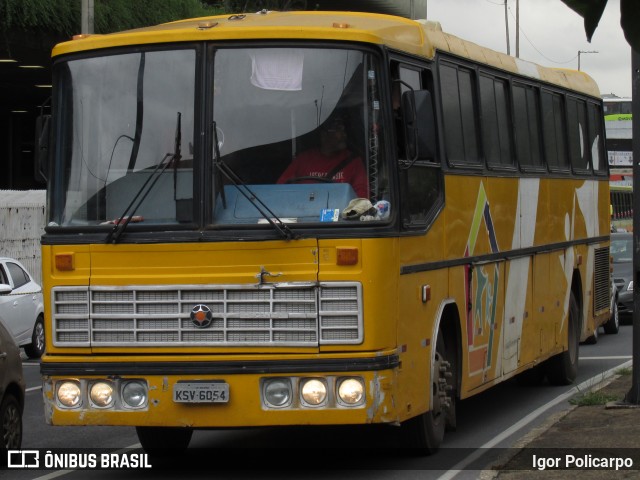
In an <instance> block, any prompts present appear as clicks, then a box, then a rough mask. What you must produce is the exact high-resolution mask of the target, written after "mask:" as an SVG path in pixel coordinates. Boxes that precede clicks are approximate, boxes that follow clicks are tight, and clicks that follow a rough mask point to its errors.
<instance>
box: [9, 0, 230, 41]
mask: <svg viewBox="0 0 640 480" xmlns="http://www.w3.org/2000/svg"><path fill="white" fill-rule="evenodd" d="M221 10H222V9H221V8H220V7H219V6H211V5H205V4H203V2H201V1H200V0H136V1H132V0H94V25H95V26H94V30H95V32H96V33H110V32H115V31H120V30H128V29H131V28H139V27H145V26H149V25H156V24H158V23H165V22H170V21H173V20H179V19H182V18H190V17H202V16H206V15H213V14H216V13H219V12H220V11H221ZM80 12H81V0H0V29H2V30H5V31H6V30H8V29H10V28H19V29H25V30H26V29H42V30H46V31H49V32H55V33H62V34H64V35H73V34H75V33H79V30H80Z"/></svg>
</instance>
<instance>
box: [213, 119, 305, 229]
mask: <svg viewBox="0 0 640 480" xmlns="http://www.w3.org/2000/svg"><path fill="white" fill-rule="evenodd" d="M212 123H213V144H214V145H213V151H214V159H213V165H214V166H215V167H216V168H217V169H218V171H219V172H220V173H221V174H222V175H224V176H225V177H226V178H227V179H228V180H229V181H230V182H231V183H232V184H233V186H234V187H236V188H237V189H238V191H239V192H240V193H241V194H242V195H243V196H244V198H246V199H247V200H248V201H249V202H250V203H251V205H253V206H254V207H255V209H256V210H258V212H260V215H262V217H263V218H264V219H265V220H266V221H267V222H269V224H270V225H271V226H272V227H273V229H274V230H275V231H276V232H278V233H279V234H280V235H282V238H284V239H285V240H292V239H297V238H298V235H297V234H295V233H293V231H292V230H291V229H290V228H289V226H288V225H287V224H286V223H284V222H283V221H282V220H281V219H280V218H279V217H278V216H277V215H276V214H275V213H273V212H272V211H271V209H270V208H269V207H268V206H267V205H266V204H265V203H264V202H263V201H262V200H260V198H258V196H257V195H256V194H255V193H253V192H252V191H251V189H250V188H249V187H248V186H247V184H246V183H244V182H243V181H242V179H241V178H240V177H239V176H238V175H237V174H236V173H235V172H234V171H233V170H232V169H231V167H229V165H227V164H226V163H225V162H224V161H222V157H221V155H220V147H219V146H218V128H217V126H216V122H215V120H214V121H213V122H212ZM216 189H217V190H218V191H219V192H220V200H221V201H222V208H225V209H226V208H227V200H226V198H225V194H224V186H223V185H222V182H221V181H217V182H216Z"/></svg>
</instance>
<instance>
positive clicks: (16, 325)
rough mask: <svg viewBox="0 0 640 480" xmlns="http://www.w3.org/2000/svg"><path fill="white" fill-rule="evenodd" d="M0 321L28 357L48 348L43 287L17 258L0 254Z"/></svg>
mask: <svg viewBox="0 0 640 480" xmlns="http://www.w3.org/2000/svg"><path fill="white" fill-rule="evenodd" d="M0 319H1V320H0V321H2V322H3V323H4V324H5V326H6V327H7V329H8V330H9V332H11V335H12V336H13V339H14V340H15V342H16V344H17V345H18V346H20V347H23V348H24V352H25V353H26V354H27V356H28V357H29V358H40V357H41V356H42V354H43V353H44V349H45V338H44V304H43V302H42V288H41V287H40V285H38V284H37V283H36V282H35V281H34V280H33V278H31V275H30V274H29V273H28V272H27V269H26V268H25V267H24V265H22V264H21V263H20V262H18V261H17V260H14V259H12V258H7V257H0Z"/></svg>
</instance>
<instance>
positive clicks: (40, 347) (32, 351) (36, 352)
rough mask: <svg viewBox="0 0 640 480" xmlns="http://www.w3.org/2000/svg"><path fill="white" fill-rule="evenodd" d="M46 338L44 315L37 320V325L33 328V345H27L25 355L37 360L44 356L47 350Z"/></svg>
mask: <svg viewBox="0 0 640 480" xmlns="http://www.w3.org/2000/svg"><path fill="white" fill-rule="evenodd" d="M45 345H46V342H45V337H44V319H43V318H42V315H40V316H39V317H38V319H37V320H36V324H35V325H34V327H33V333H32V334H31V343H30V344H29V345H25V347H24V353H26V354H27V357H29V358H31V359H36V358H40V357H42V355H44V349H45Z"/></svg>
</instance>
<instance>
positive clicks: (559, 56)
mask: <svg viewBox="0 0 640 480" xmlns="http://www.w3.org/2000/svg"><path fill="white" fill-rule="evenodd" d="M518 1H519V5H520V14H519V18H520V21H519V25H520V28H519V31H520V35H519V37H520V42H519V57H520V58H521V59H522V60H527V61H530V62H534V63H538V64H540V65H544V66H546V67H555V68H570V69H575V70H577V69H578V52H579V51H582V52H593V51H596V52H598V53H581V54H580V70H582V71H584V72H586V73H588V74H589V75H591V76H592V77H593V78H594V79H595V81H596V82H597V83H598V86H599V87H600V93H601V94H603V95H605V94H611V93H613V94H615V95H617V96H618V97H631V93H632V92H631V47H630V46H629V44H628V43H627V41H626V40H625V38H624V34H623V33H622V27H620V0H609V1H608V3H607V7H606V9H605V11H604V14H603V15H602V18H601V19H600V23H599V25H598V28H597V29H596V31H595V33H594V35H593V37H592V38H591V42H588V41H587V35H586V33H585V31H584V22H583V19H582V17H581V16H580V15H578V14H577V13H575V12H574V11H573V10H571V9H570V8H569V7H567V6H566V5H565V4H564V3H563V2H562V1H561V0H518ZM516 2H517V0H507V11H508V18H509V27H508V29H509V39H510V40H509V48H510V53H511V55H513V56H515V55H516ZM427 19H428V20H433V21H438V22H440V24H441V25H442V29H443V30H444V31H445V32H447V33H451V34H453V35H456V36H459V37H462V38H464V39H465V40H471V41H472V42H474V43H477V44H479V45H482V46H485V47H489V48H492V49H494V50H497V51H500V52H503V53H507V35H506V31H507V29H506V25H505V6H504V0H427Z"/></svg>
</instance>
